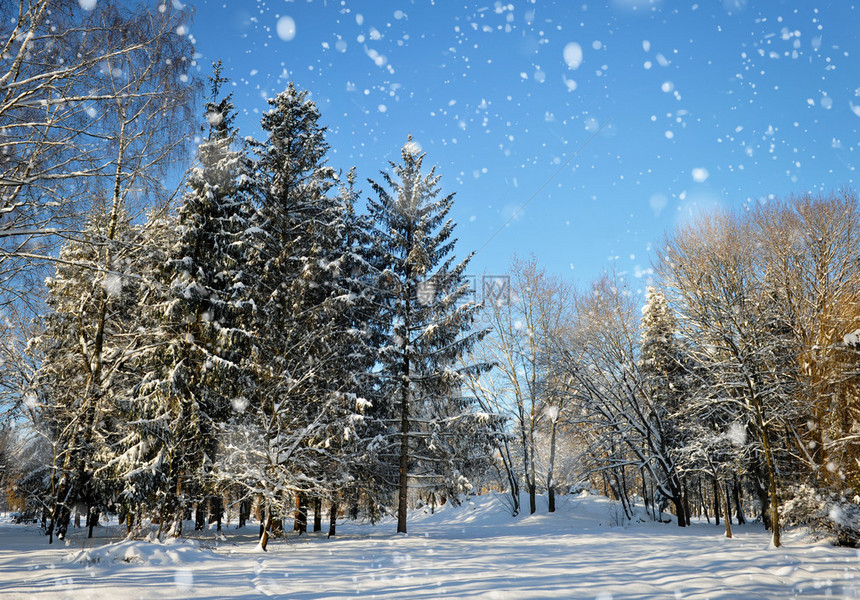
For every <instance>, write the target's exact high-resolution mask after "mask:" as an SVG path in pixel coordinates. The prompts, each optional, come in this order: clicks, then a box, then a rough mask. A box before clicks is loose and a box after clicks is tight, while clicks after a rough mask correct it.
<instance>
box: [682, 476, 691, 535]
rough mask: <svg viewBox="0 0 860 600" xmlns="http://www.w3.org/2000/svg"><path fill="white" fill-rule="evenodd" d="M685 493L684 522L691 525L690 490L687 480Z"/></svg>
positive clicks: (684, 486) (684, 484)
mask: <svg viewBox="0 0 860 600" xmlns="http://www.w3.org/2000/svg"><path fill="white" fill-rule="evenodd" d="M682 489H683V491H684V492H683V493H684V524H685V525H686V526H687V527H689V526H690V490H689V488H688V487H687V483H686V481H685V482H684V483H683V488H682Z"/></svg>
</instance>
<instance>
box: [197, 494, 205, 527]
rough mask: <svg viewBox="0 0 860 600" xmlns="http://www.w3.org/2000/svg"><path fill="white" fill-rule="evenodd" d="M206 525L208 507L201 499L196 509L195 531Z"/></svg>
mask: <svg viewBox="0 0 860 600" xmlns="http://www.w3.org/2000/svg"><path fill="white" fill-rule="evenodd" d="M204 527H206V507H205V505H204V503H203V501H202V500H201V501H200V502H198V503H197V507H196V508H195V509H194V531H201V530H202V529H203V528H204Z"/></svg>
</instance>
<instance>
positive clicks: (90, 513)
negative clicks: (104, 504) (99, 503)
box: [87, 506, 99, 538]
mask: <svg viewBox="0 0 860 600" xmlns="http://www.w3.org/2000/svg"><path fill="white" fill-rule="evenodd" d="M98 524H99V511H98V510H97V509H96V508H93V507H92V506H91V507H89V509H88V510H87V537H88V538H91V537H93V529H94V528H95V527H96V526H97V525H98Z"/></svg>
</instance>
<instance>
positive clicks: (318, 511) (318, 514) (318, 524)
mask: <svg viewBox="0 0 860 600" xmlns="http://www.w3.org/2000/svg"><path fill="white" fill-rule="evenodd" d="M317 531H322V499H320V498H319V497H317V498H314V533H316V532H317Z"/></svg>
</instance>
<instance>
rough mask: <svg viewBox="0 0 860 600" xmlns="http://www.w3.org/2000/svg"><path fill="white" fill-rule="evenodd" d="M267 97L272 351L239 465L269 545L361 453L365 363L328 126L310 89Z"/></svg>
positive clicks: (345, 207) (263, 158) (350, 225)
mask: <svg viewBox="0 0 860 600" xmlns="http://www.w3.org/2000/svg"><path fill="white" fill-rule="evenodd" d="M269 104H270V105H271V107H272V108H271V110H270V111H268V112H267V113H266V114H265V115H264V116H263V118H262V120H261V125H262V128H263V130H264V131H265V132H266V134H267V140H266V141H265V142H254V143H252V147H253V149H254V151H255V154H256V160H255V162H254V187H255V190H256V192H257V196H256V201H257V203H258V205H259V210H260V218H261V220H260V224H259V228H260V231H261V232H262V237H261V242H260V244H259V246H258V248H257V254H256V256H255V258H254V261H253V265H254V266H253V268H254V273H255V280H256V281H255V286H254V295H255V302H256V306H257V308H258V311H257V318H256V319H255V324H254V329H255V331H256V334H257V338H258V340H259V343H260V356H261V357H264V361H261V363H260V364H259V368H258V370H257V373H258V382H259V388H258V393H257V395H256V397H255V399H254V402H253V404H252V406H251V413H252V415H253V416H252V417H250V418H249V421H248V422H246V423H245V424H244V425H243V426H244V428H245V429H244V430H243V432H238V431H237V432H236V434H237V435H239V436H240V437H244V436H247V435H252V436H256V437H257V438H258V439H262V440H263V443H262V445H259V444H258V445H257V446H256V447H252V448H250V449H249V448H248V447H247V446H245V447H244V449H241V448H242V446H241V445H240V444H238V443H236V444H231V448H235V449H236V452H235V453H234V459H233V460H232V462H231V464H232V468H234V469H240V468H241V466H240V463H244V464H251V465H254V472H253V473H249V477H247V478H245V480H246V481H247V484H246V485H248V486H249V489H254V490H255V492H256V493H260V494H262V495H263V497H264V498H265V509H266V512H267V518H266V521H267V523H266V524H265V526H264V527H263V530H262V531H261V547H263V548H264V549H265V545H266V543H267V541H268V535H269V532H270V531H271V530H277V529H278V527H277V525H278V524H277V519H276V518H275V515H276V514H280V515H282V514H284V513H285V511H286V510H287V508H288V507H289V506H291V505H292V506H293V507H294V508H296V509H297V511H298V513H299V514H298V515H297V524H298V525H299V527H300V532H301V530H302V529H301V528H302V527H303V526H304V525H303V524H304V523H306V517H305V516H304V513H303V511H304V510H306V509H304V508H303V507H305V506H307V504H308V502H309V500H310V499H311V498H312V497H316V498H319V497H320V496H332V494H333V491H335V490H341V489H344V488H345V487H346V484H347V481H348V469H346V468H343V465H345V464H346V463H347V461H346V460H345V459H344V457H343V456H342V455H343V453H344V452H345V451H346V450H347V448H351V450H350V452H353V451H355V449H356V446H355V444H354V442H351V441H350V440H355V435H354V433H355V432H354V428H355V427H356V425H357V424H360V423H361V422H362V420H363V415H362V413H363V411H364V408H365V407H366V405H367V404H368V403H367V400H366V399H365V398H363V397H362V396H361V395H360V394H357V393H356V384H355V375H354V373H356V372H361V371H363V370H365V369H368V368H369V366H368V364H367V360H368V359H367V357H368V353H367V352H366V351H363V350H361V348H362V346H366V341H364V340H365V339H366V338H367V336H368V335H369V334H368V332H367V328H366V327H365V326H363V325H361V319H360V318H359V315H360V314H361V310H362V309H361V308H360V307H361V306H362V305H365V304H367V302H366V301H365V300H362V298H363V295H364V294H363V292H362V287H363V285H364V284H363V280H364V279H366V277H365V276H364V275H363V273H364V272H365V271H366V261H364V260H363V259H362V257H361V254H362V253H361V252H360V251H359V248H358V246H360V244H361V242H360V236H359V235H358V231H359V229H358V227H357V225H358V222H359V219H357V218H356V217H355V213H354V209H353V207H352V204H353V202H354V198H353V197H352V195H350V194H349V193H346V194H341V195H340V196H338V195H333V194H330V191H331V190H332V188H333V187H334V186H335V185H336V183H337V175H336V173H335V171H334V169H332V168H331V167H329V166H327V164H326V154H327V152H328V148H329V146H328V143H327V142H326V141H325V128H324V127H323V126H322V125H321V124H320V114H319V112H318V110H317V108H316V105H315V104H314V103H313V102H312V101H310V100H309V99H308V97H307V92H305V91H301V90H298V89H297V88H296V87H295V86H294V85H293V84H290V85H289V86H288V87H287V89H286V90H284V91H283V92H281V93H280V94H278V95H277V96H276V97H275V98H273V99H271V100H269ZM371 360H372V355H371ZM291 503H292V504H291Z"/></svg>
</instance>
